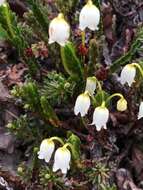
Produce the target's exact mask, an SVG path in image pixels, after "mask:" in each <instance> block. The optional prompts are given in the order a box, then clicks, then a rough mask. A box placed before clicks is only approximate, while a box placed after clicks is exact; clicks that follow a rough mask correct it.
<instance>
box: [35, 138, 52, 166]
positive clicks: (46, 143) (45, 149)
mask: <svg viewBox="0 0 143 190" xmlns="http://www.w3.org/2000/svg"><path fill="white" fill-rule="evenodd" d="M54 149H55V144H54V142H53V141H52V140H50V139H44V140H43V141H42V143H41V145H40V151H39V152H38V158H39V159H44V160H45V162H47V163H48V162H49V161H50V159H51V156H52V154H53V152H54Z"/></svg>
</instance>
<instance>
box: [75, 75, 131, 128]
mask: <svg viewBox="0 0 143 190" xmlns="http://www.w3.org/2000/svg"><path fill="white" fill-rule="evenodd" d="M97 85H98V86H99V88H100V90H101V85H100V82H99V81H98V80H97V79H96V77H88V78H87V81H86V87H85V92H84V93H82V94H80V95H79V96H78V97H77V99H76V103H75V107H74V113H75V115H78V114H79V113H80V114H81V117H84V116H85V115H86V114H87V113H88V110H89V107H90V105H91V100H94V99H95V98H94V93H95V89H96V86H97ZM101 91H102V90H101ZM115 96H119V97H120V99H119V100H118V102H117V110H118V111H125V110H126V109H127V101H126V100H125V98H124V97H123V95H122V94H119V93H116V94H113V95H111V96H110V97H108V99H107V100H106V101H105V100H104V99H103V101H102V104H101V106H98V107H96V108H95V110H94V113H93V121H92V123H91V125H95V126H96V129H97V131H100V130H101V129H102V128H104V129H106V128H107V126H106V125H107V122H108V119H109V110H108V108H107V107H106V102H108V101H109V100H111V99H112V98H113V97H115Z"/></svg>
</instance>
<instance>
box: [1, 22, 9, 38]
mask: <svg viewBox="0 0 143 190" xmlns="http://www.w3.org/2000/svg"><path fill="white" fill-rule="evenodd" d="M7 37H8V36H7V32H6V30H4V28H3V27H2V26H1V25H0V40H5V39H7Z"/></svg>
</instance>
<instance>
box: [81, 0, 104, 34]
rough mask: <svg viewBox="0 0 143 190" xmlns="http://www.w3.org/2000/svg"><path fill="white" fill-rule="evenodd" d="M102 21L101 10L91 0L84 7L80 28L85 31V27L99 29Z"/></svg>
mask: <svg viewBox="0 0 143 190" xmlns="http://www.w3.org/2000/svg"><path fill="white" fill-rule="evenodd" d="M99 22H100V11H99V9H98V8H97V7H96V6H95V5H94V4H93V2H92V1H91V0H89V1H88V2H87V4H86V5H85V6H84V7H83V8H82V10H81V12H80V16H79V28H80V29H81V30H82V31H83V30H85V28H86V27H87V28H89V29H90V30H93V31H94V30H98V25H99Z"/></svg>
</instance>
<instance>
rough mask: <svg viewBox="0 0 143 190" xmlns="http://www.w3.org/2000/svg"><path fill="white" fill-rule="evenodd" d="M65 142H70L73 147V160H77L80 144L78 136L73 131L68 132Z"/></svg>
mask: <svg viewBox="0 0 143 190" xmlns="http://www.w3.org/2000/svg"><path fill="white" fill-rule="evenodd" d="M67 142H68V143H71V144H72V146H73V149H72V156H73V159H74V160H75V161H77V160H79V159H80V145H81V141H80V138H79V137H78V136H76V135H74V134H73V133H71V132H68V140H67Z"/></svg>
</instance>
